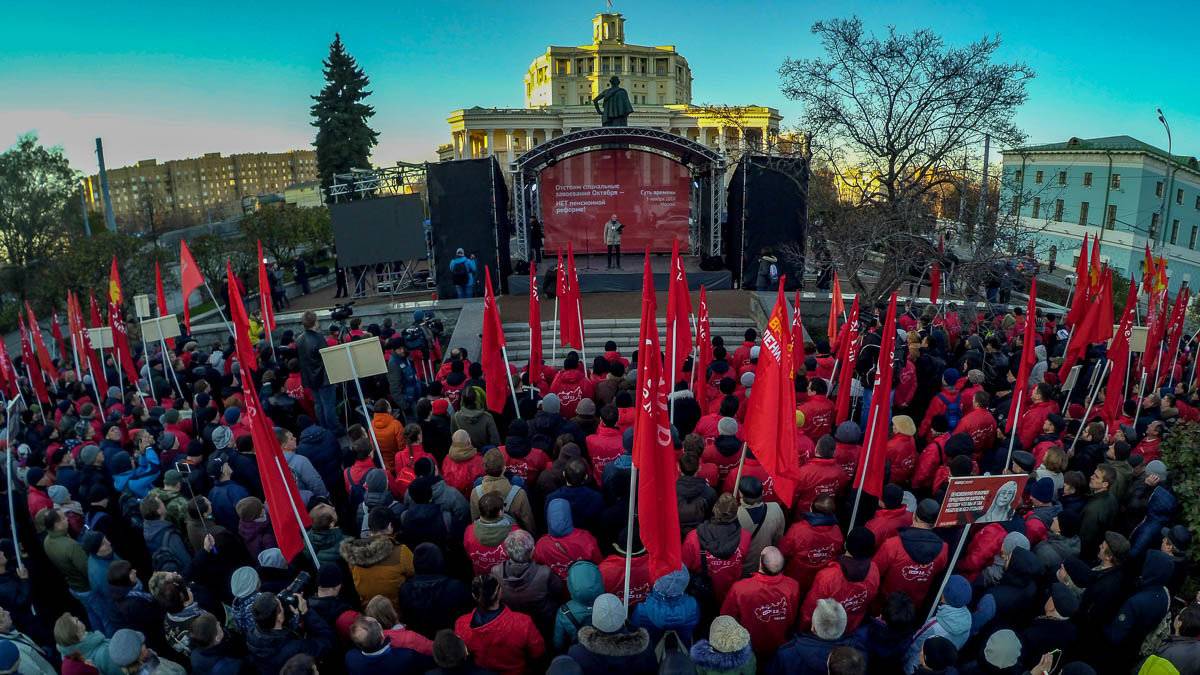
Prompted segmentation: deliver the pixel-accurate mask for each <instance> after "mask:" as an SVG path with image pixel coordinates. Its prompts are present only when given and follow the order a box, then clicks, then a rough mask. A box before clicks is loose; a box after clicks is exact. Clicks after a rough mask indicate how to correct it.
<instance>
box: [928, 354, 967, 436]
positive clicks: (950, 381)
mask: <svg viewBox="0 0 1200 675" xmlns="http://www.w3.org/2000/svg"><path fill="white" fill-rule="evenodd" d="M958 378H959V373H958V371H957V370H955V369H954V368H947V369H946V370H945V372H943V373H942V390H941V391H939V392H938V393H937V394H935V395H934V397H933V398H932V399H931V400H930V401H929V407H927V408H925V417H924V418H922V419H921V426H920V427H918V429H917V435H918V436H920V437H921V438H929V430H930V427H931V426H932V425H933V418H934V417H937V416H938V415H945V417H946V421H947V424H948V425H949V426H948V429H949V430H950V431H954V428H955V427H956V426H958V422H959V420H961V419H962V417H963V415H964V414H966V410H964V404H965V403H966V402H967V401H968V399H967V398H966V397H964V396H963V394H962V392H961V391H960V390H959V388H958V386H957V384H958Z"/></svg>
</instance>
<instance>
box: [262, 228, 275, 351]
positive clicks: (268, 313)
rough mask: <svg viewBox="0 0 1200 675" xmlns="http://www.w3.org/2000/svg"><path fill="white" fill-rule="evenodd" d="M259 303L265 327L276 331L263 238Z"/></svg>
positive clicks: (269, 330)
mask: <svg viewBox="0 0 1200 675" xmlns="http://www.w3.org/2000/svg"><path fill="white" fill-rule="evenodd" d="M258 304H259V307H260V309H259V311H260V312H261V313H262V320H263V328H265V329H266V331H267V332H268V333H271V332H274V331H275V305H274V304H272V302H271V281H270V280H269V279H267V259H266V258H264V257H263V250H262V240H261V239H260V240H259V241H258Z"/></svg>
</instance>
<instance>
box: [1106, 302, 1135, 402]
mask: <svg viewBox="0 0 1200 675" xmlns="http://www.w3.org/2000/svg"><path fill="white" fill-rule="evenodd" d="M1137 291H1138V289H1137V282H1136V281H1130V283H1129V296H1128V297H1127V298H1126V299H1125V310H1124V311H1123V312H1121V325H1120V326H1118V327H1117V334H1116V335H1114V336H1113V341H1112V343H1111V344H1109V345H1108V359H1109V360H1110V361H1112V369H1111V370H1110V371H1109V373H1108V384H1107V385H1106V387H1105V389H1104V408H1103V410H1102V411H1101V416H1102V417H1103V418H1104V421H1105V422H1107V423H1108V424H1112V423H1114V422H1116V421H1117V418H1119V417H1120V416H1121V410H1122V409H1123V408H1124V407H1125V393H1126V392H1125V375H1126V373H1127V372H1128V371H1129V339H1130V337H1132V335H1133V322H1134V315H1135V308H1136V307H1137Z"/></svg>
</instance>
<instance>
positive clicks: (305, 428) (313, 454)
mask: <svg viewBox="0 0 1200 675" xmlns="http://www.w3.org/2000/svg"><path fill="white" fill-rule="evenodd" d="M298 426H299V427H300V429H302V431H301V432H300V438H299V439H298V440H297V442H296V454H297V455H300V456H302V457H306V458H307V459H308V461H309V462H311V463H312V466H313V468H314V469H316V470H317V473H318V474H320V475H321V482H322V483H324V484H325V487H327V488H329V489H330V490H331V491H334V492H335V493H336V492H337V491H338V486H340V485H342V484H343V479H342V451H341V448H339V447H338V442H337V439H336V438H334V435H333V433H332V432H331V431H329V430H328V429H326V428H325V427H323V426H320V425H318V424H313V423H312V420H311V419H309V418H308V417H306V416H304V415H301V416H300V417H299V419H298Z"/></svg>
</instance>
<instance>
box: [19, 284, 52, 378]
mask: <svg viewBox="0 0 1200 675" xmlns="http://www.w3.org/2000/svg"><path fill="white" fill-rule="evenodd" d="M25 312H26V313H27V314H28V315H29V334H30V335H31V336H32V337H33V349H34V354H35V355H36V356H37V360H38V365H39V366H41V367H42V372H44V373H45V374H46V375H47V376H49V378H50V379H51V380H57V379H58V368H57V367H55V365H54V359H52V358H50V350H49V349H46V341H45V339H43V338H42V326H41V324H39V323H38V320H37V315H35V314H34V313H33V307H32V306H31V305H30V304H29V301H28V300H26V301H25Z"/></svg>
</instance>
